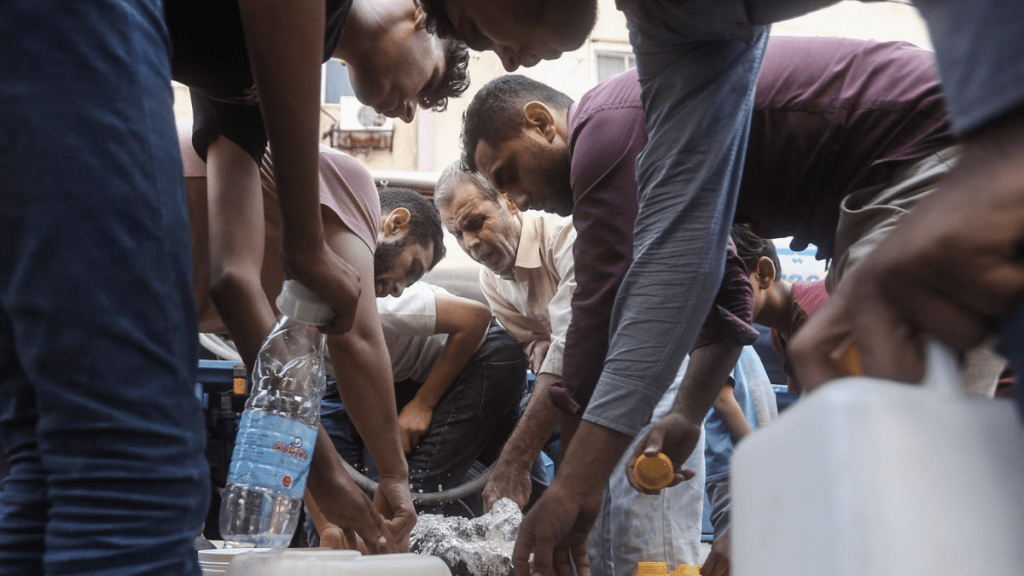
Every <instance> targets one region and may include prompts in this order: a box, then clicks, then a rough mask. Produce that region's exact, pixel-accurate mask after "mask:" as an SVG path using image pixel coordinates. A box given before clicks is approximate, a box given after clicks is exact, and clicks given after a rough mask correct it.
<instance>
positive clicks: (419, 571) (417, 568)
mask: <svg viewBox="0 0 1024 576" xmlns="http://www.w3.org/2000/svg"><path fill="white" fill-rule="evenodd" d="M225 576H451V571H449V570H448V567H447V566H445V563H444V562H442V561H441V559H440V558H435V557H433V556H422V555H419V554H381V555H378V556H363V555H362V554H360V553H359V552H355V551H352V550H326V549H291V550H288V549H285V550H270V551H267V552H253V553H251V554H242V555H240V556H238V557H237V558H235V559H234V560H233V561H232V562H231V564H230V565H229V566H228V569H227V571H226V572H225Z"/></svg>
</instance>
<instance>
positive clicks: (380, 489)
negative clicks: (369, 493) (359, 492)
mask: <svg viewBox="0 0 1024 576" xmlns="http://www.w3.org/2000/svg"><path fill="white" fill-rule="evenodd" d="M373 503H374V505H375V506H376V508H377V510H379V511H380V513H381V514H382V515H383V516H384V525H385V526H386V528H387V530H388V534H389V536H391V537H392V538H393V540H394V542H395V545H396V548H397V550H398V551H399V552H408V551H409V535H410V534H411V533H412V529H413V527H414V526H416V508H415V507H414V506H413V504H412V494H411V493H410V491H409V479H408V477H406V478H387V477H385V478H381V479H380V483H379V484H378V485H377V491H376V493H374V495H373Z"/></svg>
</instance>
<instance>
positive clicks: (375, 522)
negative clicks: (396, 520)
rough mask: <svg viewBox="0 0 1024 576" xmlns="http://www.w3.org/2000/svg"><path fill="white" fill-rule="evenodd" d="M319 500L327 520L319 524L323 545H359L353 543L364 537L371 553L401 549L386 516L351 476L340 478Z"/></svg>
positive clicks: (318, 528)
mask: <svg viewBox="0 0 1024 576" xmlns="http://www.w3.org/2000/svg"><path fill="white" fill-rule="evenodd" d="M316 503H317V506H318V507H319V508H320V512H321V514H322V515H323V517H324V520H325V521H326V524H324V523H323V522H321V523H318V525H317V530H318V531H320V541H321V544H322V545H323V546H327V547H335V546H338V547H342V548H346V549H357V548H353V547H354V546H356V547H357V546H358V543H359V542H360V541H361V542H363V544H364V546H365V548H366V551H367V552H369V553H371V554H375V553H393V552H397V551H398V549H397V547H396V546H395V540H394V539H393V538H392V537H391V531H390V530H389V529H388V527H387V524H386V523H385V520H384V517H383V516H381V514H380V512H378V511H377V508H375V507H374V505H373V502H371V501H370V499H369V498H368V497H367V496H366V494H365V493H364V492H363V491H362V489H361V488H359V486H357V485H356V483H355V482H353V481H352V479H351V478H349V477H347V476H346V477H345V478H343V479H341V480H340V481H339V482H338V483H337V484H336V485H335V487H334V489H332V490H331V491H330V493H329V494H321V495H319V496H318V497H317V498H316ZM339 532H340V536H341V537H340V538H339V537H338V536H339V534H338V533H339ZM325 537H326V538H325Z"/></svg>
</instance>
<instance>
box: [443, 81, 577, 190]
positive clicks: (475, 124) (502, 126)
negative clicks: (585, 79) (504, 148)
mask: <svg viewBox="0 0 1024 576" xmlns="http://www.w3.org/2000/svg"><path fill="white" fill-rule="evenodd" d="M533 101H538V102H542V103H543V104H545V105H546V106H547V107H549V108H551V109H552V110H568V109H569V106H570V105H572V102H573V100H572V98H570V97H568V96H567V95H565V94H564V93H562V92H559V91H558V90H555V89H554V88H552V87H551V86H548V85H547V84H543V83H541V82H537V81H536V80H533V79H530V78H527V77H526V76H522V75H520V74H508V75H505V76H501V77H498V78H495V79H494V80H491V81H490V82H488V83H487V84H485V85H484V87H483V88H481V89H480V91H479V92H477V93H476V96H473V101H472V102H470V103H469V108H467V109H466V114H465V116H463V121H462V163H463V164H464V165H465V166H466V169H467V170H470V171H472V172H476V170H477V168H476V161H475V160H474V159H473V156H474V155H475V154H476V146H477V144H478V143H479V142H480V141H481V140H483V141H484V142H487V143H488V144H490V145H492V146H497V145H498V144H501V143H502V142H505V141H506V140H509V139H510V138H513V137H515V136H516V135H517V134H519V131H520V129H521V128H522V126H523V107H524V106H526V104H528V103H529V102H533Z"/></svg>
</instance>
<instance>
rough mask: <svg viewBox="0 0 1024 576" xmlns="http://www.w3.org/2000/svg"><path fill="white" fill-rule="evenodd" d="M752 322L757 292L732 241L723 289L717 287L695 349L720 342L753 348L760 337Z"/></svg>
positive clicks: (730, 241)
mask: <svg viewBox="0 0 1024 576" xmlns="http://www.w3.org/2000/svg"><path fill="white" fill-rule="evenodd" d="M753 322H754V289H753V287H752V286H751V285H750V279H749V277H748V276H747V267H746V266H745V265H744V264H743V260H742V259H741V258H740V257H739V255H738V254H737V253H736V245H735V244H733V242H732V240H731V239H730V240H729V251H728V252H727V253H726V255H725V272H724V273H723V275H722V285H721V286H719V287H718V294H716V295H715V302H714V304H712V305H711V310H710V311H709V312H708V317H707V318H705V319H704V325H703V326H701V329H700V334H698V335H697V342H696V343H695V344H694V345H693V349H694V350H696V349H697V348H700V347H701V346H707V345H709V344H716V343H718V342H724V343H726V344H731V345H733V346H747V345H750V344H753V343H754V341H755V340H757V336H758V332H757V329H756V328H754V327H753V326H751V324H753Z"/></svg>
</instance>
